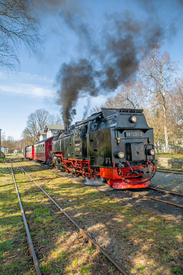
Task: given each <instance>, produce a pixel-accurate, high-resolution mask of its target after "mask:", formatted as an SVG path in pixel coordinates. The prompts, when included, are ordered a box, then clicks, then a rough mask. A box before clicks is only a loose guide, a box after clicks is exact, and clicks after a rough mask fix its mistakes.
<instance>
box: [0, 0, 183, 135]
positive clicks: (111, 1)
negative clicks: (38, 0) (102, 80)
mask: <svg viewBox="0 0 183 275" xmlns="http://www.w3.org/2000/svg"><path fill="white" fill-rule="evenodd" d="M46 2H48V5H49V0H47V1H46ZM50 2H51V1H50ZM55 2H56V6H55V7H54V8H53V9H51V10H49V9H46V8H45V9H42V10H37V11H36V12H37V13H36V14H37V16H38V17H39V20H40V26H41V28H40V33H41V34H42V36H43V39H42V40H43V43H42V46H41V47H40V48H39V49H38V51H37V53H36V54H31V55H30V53H29V52H27V51H26V49H25V48H24V47H23V46H21V47H20V48H19V51H18V53H17V55H18V58H19V60H20V66H17V67H16V70H15V71H10V70H8V69H7V68H5V67H0V128H1V129H2V132H5V135H6V137H8V136H12V137H14V138H15V139H20V138H21V133H22V131H23V130H24V128H25V127H26V121H27V118H28V116H29V115H30V114H31V113H32V112H35V111H36V110H37V109H40V108H44V109H46V110H47V111H49V112H50V114H60V106H59V105H57V104H56V100H57V89H58V87H57V86H56V80H55V78H56V75H57V73H58V71H59V68H60V66H61V65H62V64H63V63H69V62H70V61H71V60H72V61H75V60H77V59H79V58H84V57H86V56H87V55H88V54H89V52H88V50H87V45H86V42H85V41H84V40H82V39H81V37H80V38H78V35H77V33H76V32H75V31H74V30H73V29H71V28H70V27H69V26H68V25H66V24H65V22H64V21H63V18H62V16H59V14H58V10H61V9H62V5H61V4H59V2H62V1H59V0H58V1H55ZM71 2H72V1H69V0H68V7H67V9H70V6H69V3H71ZM150 2H151V1H150ZM152 2H153V3H155V5H156V8H157V9H156V12H154V14H153V12H152V13H151V14H150V12H149V10H148V9H152V7H145V6H144V3H145V2H144V1H143V0H139V1H137V0H129V1H123V0H106V1H104V0H101V1H97V0H93V1H75V3H76V6H74V7H72V9H73V10H75V11H76V15H77V18H79V20H81V21H82V22H83V24H86V26H87V27H88V29H90V33H91V35H92V37H93V40H95V41H97V43H98V45H100V46H101V47H102V43H103V42H104V40H103V39H102V37H100V31H101V30H102V29H103V30H104V31H105V15H106V14H108V15H110V14H113V13H115V12H116V13H119V14H121V17H123V13H124V12H125V11H126V10H129V11H130V12H133V14H134V16H135V17H136V18H137V19H140V20H141V19H142V18H144V20H145V19H146V20H148V18H149V20H151V19H152V16H153V18H156V16H157V18H158V19H159V20H160V21H161V22H162V24H163V26H164V27H165V28H166V27H167V26H168V25H169V24H170V23H171V22H172V24H174V28H175V30H176V32H175V34H174V35H172V36H171V37H168V31H167V33H166V32H165V36H164V41H165V42H164V45H163V47H162V51H168V52H170V57H171V60H172V61H176V62H179V67H180V68H181V70H183V54H182V44H183V29H182V26H183V16H182V15H183V8H182V6H181V5H180V3H179V2H180V1H178V0H177V1H170V0H168V1H163V0H162V1H152ZM72 9H71V11H72ZM151 11H153V10H151ZM155 14H156V15H155ZM106 32H107V29H106ZM112 95H114V94H102V95H99V96H98V97H91V98H90V108H92V107H94V106H96V105H100V104H101V103H102V102H104V101H105V99H106V98H107V97H109V96H112ZM86 105H87V98H86V97H82V98H80V99H79V100H78V101H77V104H76V110H77V115H76V116H75V119H74V121H78V120H81V119H82V118H83V112H84V106H86Z"/></svg>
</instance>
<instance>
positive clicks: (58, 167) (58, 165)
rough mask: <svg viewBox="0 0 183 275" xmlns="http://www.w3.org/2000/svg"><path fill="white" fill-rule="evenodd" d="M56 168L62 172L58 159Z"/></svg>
mask: <svg viewBox="0 0 183 275" xmlns="http://www.w3.org/2000/svg"><path fill="white" fill-rule="evenodd" d="M55 167H56V168H57V169H58V170H60V162H59V161H58V159H56V161H55Z"/></svg>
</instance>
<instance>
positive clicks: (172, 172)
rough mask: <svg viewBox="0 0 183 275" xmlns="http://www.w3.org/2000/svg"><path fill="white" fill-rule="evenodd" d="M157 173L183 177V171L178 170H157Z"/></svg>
mask: <svg viewBox="0 0 183 275" xmlns="http://www.w3.org/2000/svg"><path fill="white" fill-rule="evenodd" d="M157 172H162V173H170V174H177V175H183V171H182V170H178V169H166V168H157Z"/></svg>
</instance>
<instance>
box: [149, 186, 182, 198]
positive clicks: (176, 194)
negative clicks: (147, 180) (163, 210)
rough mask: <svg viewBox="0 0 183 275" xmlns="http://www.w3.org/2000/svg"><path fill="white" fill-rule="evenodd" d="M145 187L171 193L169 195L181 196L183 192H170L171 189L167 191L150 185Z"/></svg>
mask: <svg viewBox="0 0 183 275" xmlns="http://www.w3.org/2000/svg"><path fill="white" fill-rule="evenodd" d="M147 189H151V190H155V191H158V192H161V193H166V194H171V195H175V196H180V197H183V194H181V193H176V192H171V191H168V190H163V189H159V188H155V187H152V186H148V187H147Z"/></svg>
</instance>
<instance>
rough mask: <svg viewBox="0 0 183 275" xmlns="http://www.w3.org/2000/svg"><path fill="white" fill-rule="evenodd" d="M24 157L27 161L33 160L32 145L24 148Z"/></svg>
mask: <svg viewBox="0 0 183 275" xmlns="http://www.w3.org/2000/svg"><path fill="white" fill-rule="evenodd" d="M25 157H26V158H28V159H33V158H34V145H29V146H27V147H25Z"/></svg>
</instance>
